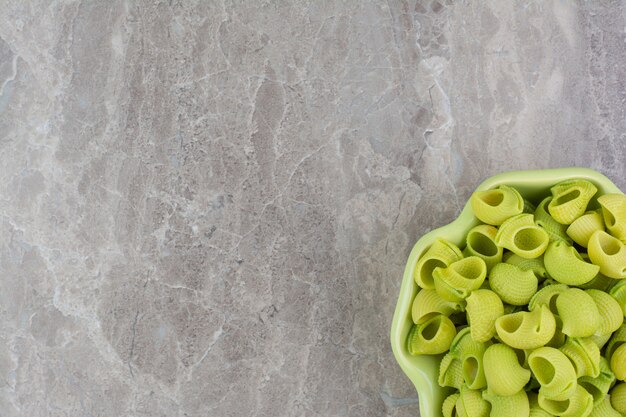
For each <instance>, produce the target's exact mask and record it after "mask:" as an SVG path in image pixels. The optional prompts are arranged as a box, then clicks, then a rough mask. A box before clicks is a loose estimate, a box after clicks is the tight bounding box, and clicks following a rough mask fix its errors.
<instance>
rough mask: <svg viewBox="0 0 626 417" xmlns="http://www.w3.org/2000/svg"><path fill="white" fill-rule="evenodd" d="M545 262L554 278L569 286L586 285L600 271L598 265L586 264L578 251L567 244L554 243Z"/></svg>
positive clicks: (549, 248) (545, 257) (547, 251)
mask: <svg viewBox="0 0 626 417" xmlns="http://www.w3.org/2000/svg"><path fill="white" fill-rule="evenodd" d="M543 262H544V264H545V266H546V271H548V274H550V276H551V277H552V278H554V279H555V280H557V281H559V282H562V283H563V284H567V285H581V284H585V283H587V282H589V281H591V280H592V279H593V278H595V277H596V275H598V272H599V271H600V267H599V266H598V265H594V264H591V263H588V262H585V261H584V260H583V258H582V257H581V256H580V254H579V253H578V251H576V249H575V248H574V247H573V246H569V245H568V244H567V243H565V242H552V243H551V244H550V245H549V246H548V248H547V249H546V253H545V255H544V258H543Z"/></svg>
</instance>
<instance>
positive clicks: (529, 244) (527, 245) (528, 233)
mask: <svg viewBox="0 0 626 417" xmlns="http://www.w3.org/2000/svg"><path fill="white" fill-rule="evenodd" d="M549 242H550V237H549V236H548V233H546V231H545V230H543V229H542V228H540V227H539V226H537V225H535V222H534V220H533V216H532V214H518V215H517V216H514V217H511V218H509V219H507V220H506V221H505V222H504V223H502V225H501V226H500V228H499V229H498V233H497V234H496V243H497V244H498V246H501V247H503V248H506V249H508V250H510V251H511V252H513V253H515V254H517V255H519V256H521V257H523V258H538V257H539V256H541V254H542V253H543V252H544V251H545V250H546V248H547V247H548V243H549Z"/></svg>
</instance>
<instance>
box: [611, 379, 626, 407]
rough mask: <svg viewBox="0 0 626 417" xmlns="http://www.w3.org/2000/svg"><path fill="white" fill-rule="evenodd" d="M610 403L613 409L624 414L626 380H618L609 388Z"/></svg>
mask: <svg viewBox="0 0 626 417" xmlns="http://www.w3.org/2000/svg"><path fill="white" fill-rule="evenodd" d="M610 393H611V405H612V406H613V408H614V409H615V410H617V411H618V412H620V413H622V414H626V382H620V383H619V384H617V385H615V386H614V387H613V389H612V390H611V392H610Z"/></svg>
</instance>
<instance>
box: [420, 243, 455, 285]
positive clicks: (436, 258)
mask: <svg viewBox="0 0 626 417" xmlns="http://www.w3.org/2000/svg"><path fill="white" fill-rule="evenodd" d="M461 258H463V253H462V252H461V250H460V249H459V248H458V247H457V246H456V245H455V244H454V243H451V242H448V241H447V240H444V239H439V238H438V239H435V241H434V242H433V244H432V245H431V246H430V248H428V250H427V251H426V252H425V253H424V254H423V255H422V256H421V257H420V258H419V260H418V261H417V264H416V265H415V269H414V271H413V278H414V279H415V282H416V283H417V285H418V286H419V287H420V288H424V289H427V290H434V289H435V283H434V282H433V271H434V269H435V268H437V267H441V268H445V267H447V266H448V265H450V264H451V263H452V262H455V261H458V260H459V259H461Z"/></svg>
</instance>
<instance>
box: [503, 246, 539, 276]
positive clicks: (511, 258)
mask: <svg viewBox="0 0 626 417" xmlns="http://www.w3.org/2000/svg"><path fill="white" fill-rule="evenodd" d="M503 259H504V262H506V263H507V264H511V265H515V266H516V267H518V268H519V269H521V270H522V271H528V270H531V271H533V272H534V273H535V276H536V277H537V279H538V280H539V281H543V280H544V279H545V278H548V272H547V271H546V267H545V265H544V264H543V255H541V256H540V257H538V258H530V259H529V258H523V257H521V256H519V255H516V254H514V253H513V252H507V254H506V256H503Z"/></svg>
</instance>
